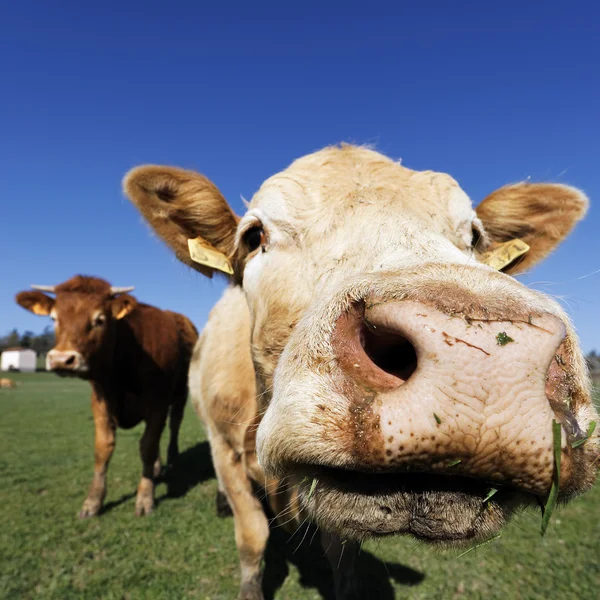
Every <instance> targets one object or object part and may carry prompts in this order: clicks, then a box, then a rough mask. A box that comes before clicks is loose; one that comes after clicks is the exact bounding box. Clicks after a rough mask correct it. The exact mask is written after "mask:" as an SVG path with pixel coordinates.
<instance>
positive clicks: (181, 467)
mask: <svg viewBox="0 0 600 600" xmlns="http://www.w3.org/2000/svg"><path fill="white" fill-rule="evenodd" d="M140 468H141V463H140ZM213 477H215V471H214V469H213V466H212V460H211V456H210V447H209V445H208V442H200V443H198V444H196V445H195V446H192V447H191V448H188V449H187V450H184V451H183V452H182V453H181V454H180V455H179V460H178V461H177V463H176V464H175V465H174V466H173V467H172V468H171V469H168V470H167V471H166V472H164V473H163V474H161V476H160V477H159V478H158V479H157V481H156V483H157V485H158V484H161V483H165V484H166V485H167V491H166V493H165V494H163V495H162V496H160V497H158V498H155V503H156V506H158V505H159V504H160V503H161V502H164V501H165V500H169V499H171V498H181V497H183V496H185V495H186V494H187V493H188V492H189V491H190V490H191V489H192V488H194V487H196V486H197V485H199V484H201V483H202V482H203V481H206V480H208V479H212V478H213ZM135 496H136V492H135V491H134V492H131V493H129V494H123V496H121V497H120V498H119V499H118V500H113V501H112V502H107V503H106V504H105V505H104V507H103V508H102V511H101V512H100V514H101V515H102V514H104V513H107V512H110V511H111V510H112V509H114V508H116V507H117V506H120V505H121V504H123V503H124V502H128V501H129V500H131V499H132V498H135Z"/></svg>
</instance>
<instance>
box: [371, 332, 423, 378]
mask: <svg viewBox="0 0 600 600" xmlns="http://www.w3.org/2000/svg"><path fill="white" fill-rule="evenodd" d="M360 342H361V345H362V347H363V349H364V351H365V354H366V355H367V356H368V357H369V358H370V360H371V361H372V362H373V363H374V364H375V365H377V366H378V367H379V368H380V369H381V370H382V371H385V372H386V373H389V374H390V375H393V376H394V377H397V378H398V379H401V380H403V381H406V380H408V378H409V377H410V376H411V375H412V374H413V373H414V372H415V369H416V368H417V353H416V351H415V348H414V346H413V345H412V344H411V343H410V342H409V341H408V340H407V339H406V338H405V337H403V336H402V335H400V334H398V333H396V332H390V331H383V330H381V331H380V330H377V329H376V328H373V327H369V326H368V325H367V324H366V323H365V325H364V327H363V328H362V330H361V332H360Z"/></svg>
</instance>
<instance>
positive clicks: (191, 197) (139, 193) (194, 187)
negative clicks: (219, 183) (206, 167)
mask: <svg viewBox="0 0 600 600" xmlns="http://www.w3.org/2000/svg"><path fill="white" fill-rule="evenodd" d="M123 189H124V191H125V195H126V196H127V197H128V198H129V199H130V200H131V201H132V202H133V204H135V206H136V207H137V208H138V210H139V211H140V212H141V213H142V215H143V217H144V218H145V219H146V221H148V223H149V224H150V226H151V227H152V228H153V229H154V231H155V232H156V233H157V234H158V235H159V236H160V237H161V238H162V239H163V241H164V242H166V243H167V244H168V245H169V246H170V247H171V248H172V249H173V251H174V252H175V255H176V256H177V258H178V259H179V260H180V261H182V262H184V263H185V264H186V265H188V266H190V267H192V268H193V269H196V270H197V271H200V273H202V274H204V275H206V276H207V277H212V274H213V272H214V271H215V270H220V271H224V272H225V273H228V274H231V273H232V272H233V271H232V269H231V268H230V257H231V256H232V255H233V250H234V244H235V233H236V228H237V223H238V220H239V219H238V217H237V216H236V215H235V213H234V212H233V211H232V210H231V208H230V207H229V205H228V204H227V201H226V200H225V198H224V197H223V195H222V194H221V192H220V191H219V190H218V188H217V187H216V186H215V185H214V183H212V182H211V181H210V180H209V179H207V178H206V177H204V176H203V175H200V174H199V173H196V172H194V171H186V170H184V169H178V168H175V167H163V166H155V165H146V166H141V167H137V168H135V169H133V170H131V171H130V172H129V173H128V174H127V175H126V176H125V179H124V180H123ZM190 240H194V241H192V242H191V244H190V243H189V241H190ZM192 255H193V256H194V259H195V260H194V259H193V258H192Z"/></svg>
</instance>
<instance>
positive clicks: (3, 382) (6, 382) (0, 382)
mask: <svg viewBox="0 0 600 600" xmlns="http://www.w3.org/2000/svg"><path fill="white" fill-rule="evenodd" d="M16 387H17V382H16V381H14V380H12V379H7V378H2V379H0V388H16Z"/></svg>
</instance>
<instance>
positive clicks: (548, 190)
mask: <svg viewBox="0 0 600 600" xmlns="http://www.w3.org/2000/svg"><path fill="white" fill-rule="evenodd" d="M124 186H125V191H126V194H127V195H128V196H129V197H130V199H131V200H132V201H133V202H134V203H135V205H136V206H137V207H138V208H139V210H140V211H141V213H142V214H143V215H144V217H145V218H146V219H147V221H148V222H149V223H150V224H151V226H152V227H153V228H154V229H155V230H156V232H157V233H158V234H159V235H160V236H161V237H162V238H163V239H164V240H165V241H166V242H167V243H168V244H169V245H170V246H171V247H172V248H173V250H174V251H175V253H176V255H177V256H178V257H179V258H180V260H182V261H183V262H184V263H186V264H188V265H190V266H191V267H193V268H196V269H198V270H199V271H201V272H202V273H204V274H209V275H210V274H211V265H212V266H214V265H216V264H217V262H215V260H214V254H218V255H220V256H221V257H222V258H226V259H227V260H228V261H229V264H230V265H231V270H230V272H231V278H232V280H233V282H234V283H235V284H237V285H240V286H242V287H243V289H244V291H245V294H246V297H247V301H248V306H249V309H250V314H251V322H252V355H253V361H254V365H255V370H256V376H257V382H258V386H259V392H260V394H259V403H260V409H261V411H263V412H264V415H263V417H262V420H261V424H260V427H259V430H258V436H257V451H258V456H259V459H260V462H261V464H262V466H263V468H264V469H265V471H266V472H267V474H269V475H274V476H278V477H289V478H290V479H291V480H292V481H293V482H295V483H296V485H297V486H298V488H299V497H300V500H301V503H302V504H303V506H304V508H305V509H306V510H308V512H309V513H310V514H311V516H312V518H313V519H314V520H315V521H317V523H318V524H319V525H320V526H321V527H323V528H325V529H328V530H332V531H335V532H337V533H339V534H341V535H343V536H346V537H349V538H355V539H360V538H364V537H367V536H370V535H385V534H393V533H410V534H413V535H415V536H417V537H419V538H421V539H426V540H430V541H432V542H440V543H446V544H449V543H455V544H460V543H465V542H468V541H476V540H479V539H482V538H486V537H487V536H490V535H492V534H494V533H495V532H497V531H498V530H499V529H500V528H501V527H502V525H503V524H504V523H505V522H506V520H507V518H508V517H509V516H510V515H511V514H512V513H513V512H514V511H515V510H516V509H517V508H520V507H523V506H527V505H537V504H538V503H540V504H543V503H544V502H545V499H546V497H547V496H548V494H549V492H550V489H551V485H552V482H553V478H554V479H555V478H556V476H557V475H559V476H560V498H561V499H562V500H567V499H569V498H571V497H572V496H574V495H576V494H578V493H580V492H582V491H584V490H586V489H588V488H589V487H590V486H591V485H592V483H593V481H594V479H595V476H596V466H594V465H597V463H598V461H597V459H598V454H599V438H598V435H597V434H596V435H595V436H592V437H591V438H590V439H586V431H587V430H588V427H589V426H590V424H591V422H592V421H594V420H597V413H596V411H595V409H594V407H593V404H592V401H591V398H590V384H589V380H588V377H587V373H586V369H585V365H584V361H583V358H582V354H581V351H580V349H579V346H578V342H577V339H576V336H575V334H574V332H573V329H572V327H571V325H570V323H569V319H568V318H567V316H566V315H565V314H564V312H563V311H562V310H561V308H560V307H559V306H558V305H557V303H556V302H554V301H553V300H552V299H551V298H549V297H548V296H546V295H544V294H541V293H539V292H535V291H532V290H529V289H527V288H526V287H525V286H524V285H522V284H521V283H519V282H518V281H516V280H515V279H514V278H513V277H511V276H510V275H511V274H515V273H518V272H521V271H524V270H525V269H527V268H529V267H531V266H533V265H535V264H536V263H537V262H539V261H540V260H542V259H543V258H544V257H545V256H546V255H548V254H549V253H550V252H551V251H552V250H554V249H555V248H556V246H557V245H558V244H559V243H560V242H561V241H562V240H563V239H564V238H565V237H566V236H567V235H568V234H569V232H570V231H571V229H572V228H573V226H574V225H575V224H576V222H577V221H578V220H579V219H580V218H582V216H583V215H584V213H585V211H586V208H587V199H586V197H585V196H584V195H583V194H582V193H581V192H580V191H578V190H576V189H573V188H571V187H567V186H564V185H554V184H531V183H519V184H515V185H509V186H506V187H503V188H501V189H499V190H497V191H495V192H494V193H492V194H491V195H490V196H488V197H487V198H486V199H484V200H483V202H482V203H481V204H479V206H478V207H477V209H476V210H473V208H472V205H471V201H470V200H469V198H468V197H467V196H466V194H465V193H464V192H463V191H462V190H461V188H460V187H459V185H458V184H457V183H456V181H454V180H453V179H452V178H451V177H449V176H447V175H444V174H440V173H434V172H431V171H426V172H416V171H412V170H410V169H407V168H405V167H403V166H401V165H400V164H399V163H397V162H394V161H392V160H390V159H388V158H386V157H384V156H382V155H381V154H378V153H376V152H374V151H371V150H368V149H365V148H357V147H353V146H343V147H341V148H337V147H336V148H326V149H324V150H322V151H320V152H317V153H315V154H312V155H309V156H306V157H304V158H301V159H299V160H297V161H296V162H294V163H293V164H292V165H291V166H290V167H289V168H288V169H286V170H285V171H283V172H282V173H280V174H278V175H275V176H273V177H271V178H270V179H268V180H267V181H266V182H265V183H264V184H263V185H262V186H261V188H260V190H259V191H258V192H257V193H256V195H255V196H254V197H253V199H252V201H251V202H250V204H249V206H248V211H247V213H246V214H245V215H244V216H243V218H241V219H240V218H238V217H237V216H236V215H235V214H234V213H233V211H232V210H231V208H230V207H229V206H228V204H227V203H226V201H225V199H224V198H223V196H222V195H221V194H220V192H219V191H218V190H217V188H216V187H215V186H214V185H213V184H212V183H211V182H210V181H208V180H207V179H206V178H205V177H203V176H202V175H199V174H197V173H194V172H191V171H185V170H181V169H176V168H171V167H159V166H144V167H139V168H137V169H134V170H133V171H131V172H130V173H129V174H128V176H127V177H126V179H125V182H124ZM515 238H518V239H519V240H520V241H519V243H520V244H523V243H525V244H526V245H527V246H529V250H528V252H527V253H526V254H524V255H522V256H520V258H518V259H517V260H512V261H511V257H510V256H509V257H508V258H507V259H506V260H505V261H504V263H503V264H501V265H500V266H501V267H502V268H503V270H504V272H498V271H496V270H494V269H493V268H491V267H490V266H488V265H487V264H486V263H487V262H488V260H489V257H490V256H495V255H494V252H496V251H497V252H500V251H501V250H502V248H503V244H505V243H507V242H510V241H511V240H514V239H515ZM189 240H195V241H194V242H193V244H196V243H199V244H201V246H202V247H205V248H207V249H208V250H209V252H208V253H207V254H206V256H205V257H204V259H202V258H200V259H198V258H197V259H196V260H192V258H191V256H190V252H189ZM527 246H525V248H526V247H527ZM211 253H212V254H211ZM490 253H491V254H490ZM211 256H212V258H211ZM198 260H199V261H200V263H199V262H197V261H198ZM220 268H223V267H220ZM223 270H226V271H227V270H229V269H227V268H225V269H223ZM553 421H556V422H557V423H559V424H560V432H561V441H560V444H561V452H562V461H561V465H562V466H561V469H560V473H559V474H558V473H556V472H555V467H554V456H553ZM491 489H497V490H498V491H497V492H496V493H495V494H494V495H493V497H490V498H487V497H488V496H489V493H490V490H491Z"/></svg>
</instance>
